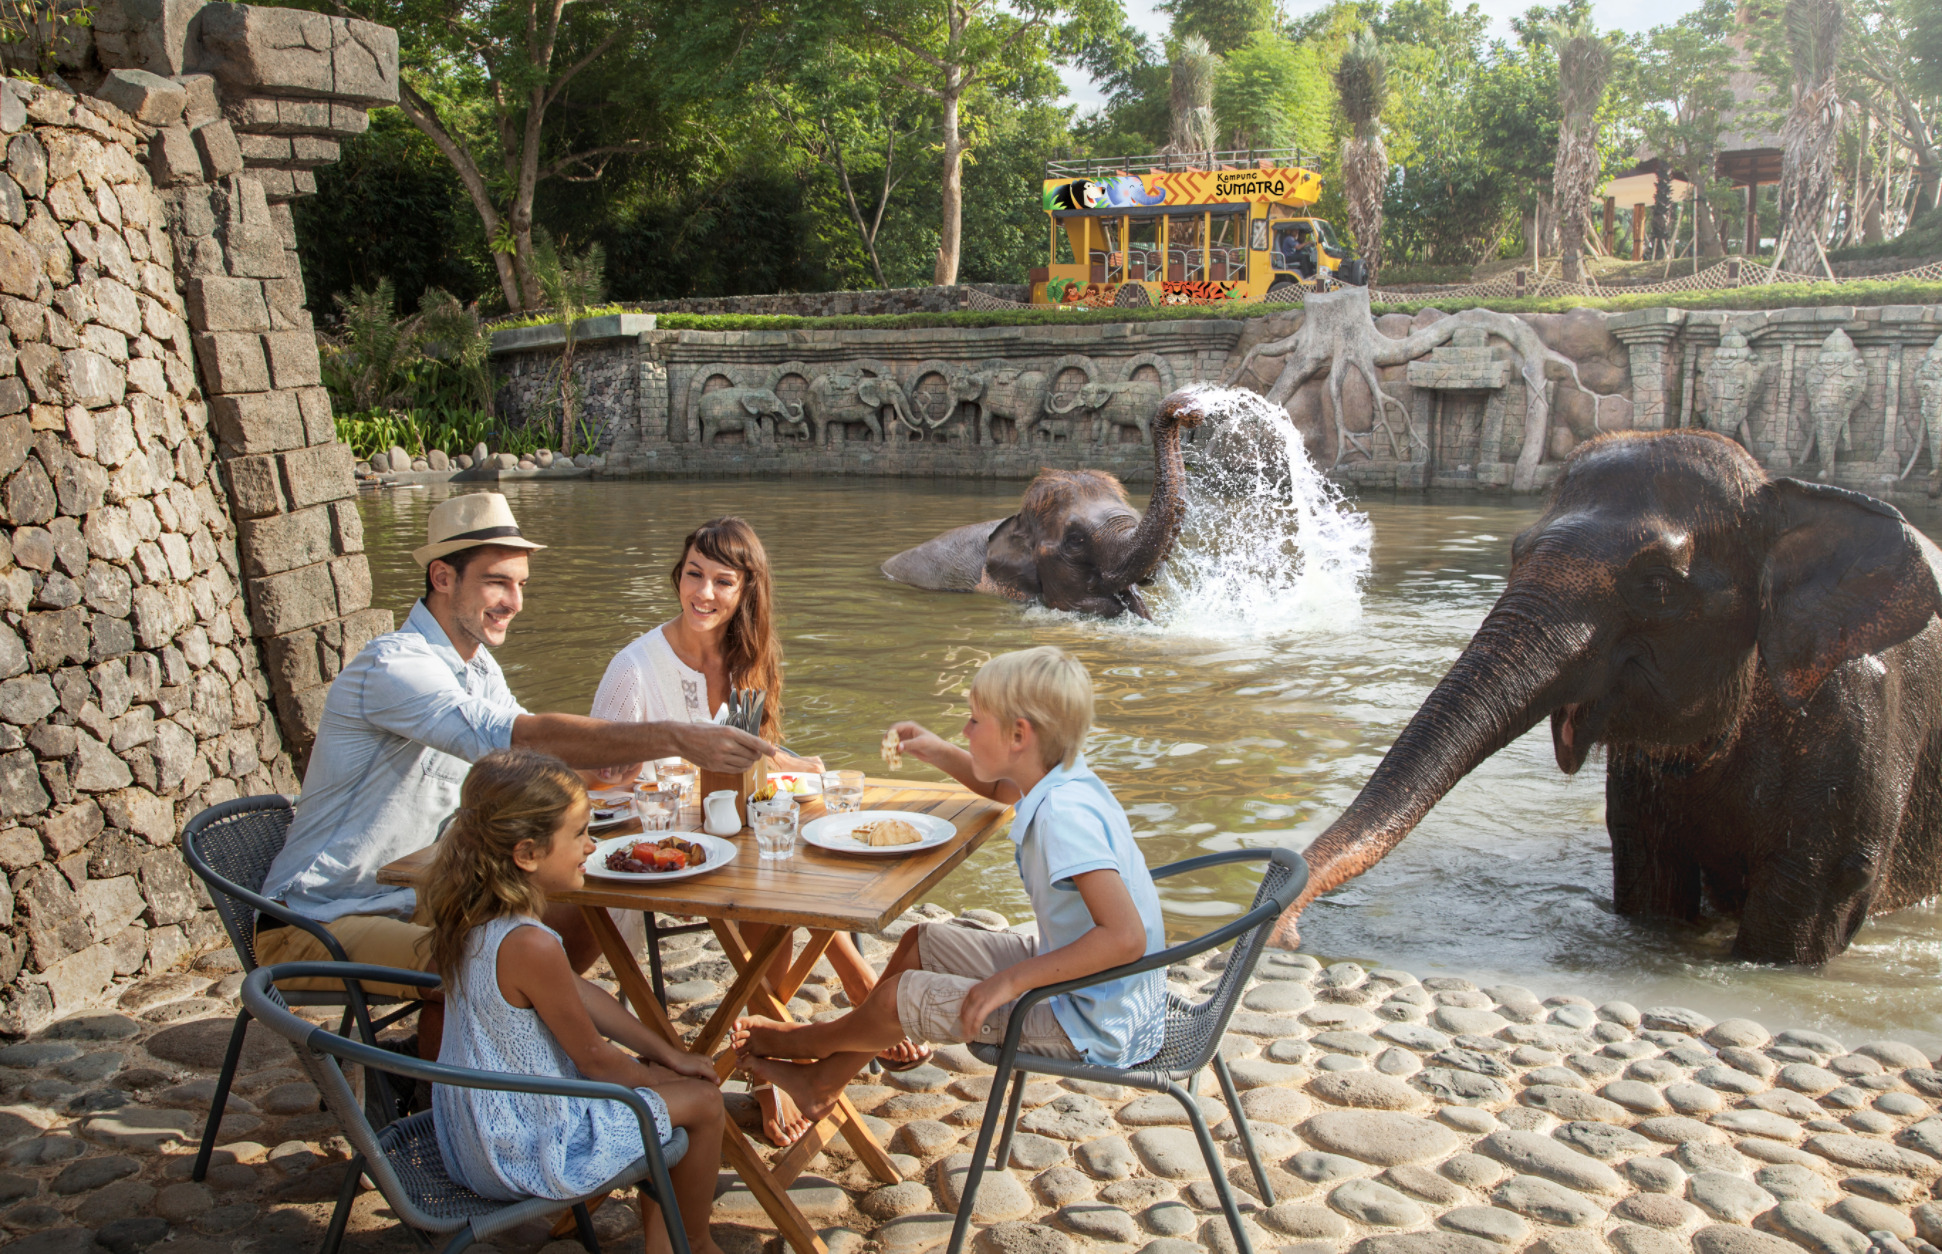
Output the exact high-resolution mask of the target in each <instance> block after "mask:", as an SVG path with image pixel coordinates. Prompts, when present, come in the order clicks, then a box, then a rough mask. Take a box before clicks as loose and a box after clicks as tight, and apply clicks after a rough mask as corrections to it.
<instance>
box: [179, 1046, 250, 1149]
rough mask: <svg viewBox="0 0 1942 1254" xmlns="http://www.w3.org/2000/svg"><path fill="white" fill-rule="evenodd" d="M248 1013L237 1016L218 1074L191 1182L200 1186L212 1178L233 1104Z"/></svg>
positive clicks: (203, 1126)
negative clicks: (220, 1136) (229, 1106)
mask: <svg viewBox="0 0 1942 1254" xmlns="http://www.w3.org/2000/svg"><path fill="white" fill-rule="evenodd" d="M249 1021H250V1013H249V1011H248V1010H238V1011H237V1012H236V1026H235V1027H234V1028H232V1029H231V1030H230V1033H229V1048H228V1049H227V1050H226V1051H224V1053H223V1069H222V1070H221V1071H220V1072H218V1073H217V1074H216V1096H215V1097H214V1098H213V1099H212V1100H211V1101H210V1103H209V1118H208V1120H207V1121H206V1122H204V1123H203V1125H202V1147H201V1148H200V1149H198V1150H197V1151H196V1165H195V1169H194V1170H192V1171H191V1172H190V1173H189V1178H190V1179H191V1180H194V1181H195V1182H197V1183H198V1184H200V1183H201V1182H202V1178H203V1177H204V1176H206V1175H208V1174H209V1155H210V1154H212V1153H213V1152H215V1149H216V1134H217V1132H218V1131H220V1130H221V1128H222V1122H223V1107H224V1106H226V1105H227V1104H228V1103H229V1086H230V1084H231V1083H233V1082H234V1081H235V1079H236V1064H237V1063H238V1062H239V1061H240V1060H241V1059H242V1057H243V1034H244V1033H245V1032H247V1031H248V1030H249Z"/></svg>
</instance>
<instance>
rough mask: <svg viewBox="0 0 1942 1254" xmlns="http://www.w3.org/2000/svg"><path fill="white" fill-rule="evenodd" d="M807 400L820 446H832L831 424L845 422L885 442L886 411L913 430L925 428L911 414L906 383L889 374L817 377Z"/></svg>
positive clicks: (827, 375) (844, 372)
mask: <svg viewBox="0 0 1942 1254" xmlns="http://www.w3.org/2000/svg"><path fill="white" fill-rule="evenodd" d="M806 399H807V403H808V408H809V421H810V422H811V423H812V424H814V426H815V435H814V437H813V438H814V439H815V441H816V443H818V444H826V443H828V438H829V437H828V435H827V433H828V431H829V428H830V426H831V424H833V423H843V422H860V423H862V424H863V425H864V426H866V427H868V428H869V429H870V434H871V435H874V436H876V437H877V439H878V440H882V439H883V438H884V436H883V417H882V414H883V411H884V410H885V409H889V410H891V411H893V412H894V413H895V414H896V416H897V417H898V418H900V419H902V420H903V423H904V425H905V426H907V427H910V428H911V429H912V430H919V431H921V430H922V429H923V427H922V425H921V424H920V422H919V421H918V419H917V418H916V416H915V415H914V414H912V413H911V410H910V397H909V396H908V395H907V394H906V393H905V392H904V388H903V384H901V383H898V382H897V381H896V380H895V379H893V378H891V377H890V376H889V375H878V374H852V373H850V372H848V371H843V372H840V373H837V374H822V375H817V376H816V377H815V378H814V379H812V380H810V382H809V395H808V397H807V398H806Z"/></svg>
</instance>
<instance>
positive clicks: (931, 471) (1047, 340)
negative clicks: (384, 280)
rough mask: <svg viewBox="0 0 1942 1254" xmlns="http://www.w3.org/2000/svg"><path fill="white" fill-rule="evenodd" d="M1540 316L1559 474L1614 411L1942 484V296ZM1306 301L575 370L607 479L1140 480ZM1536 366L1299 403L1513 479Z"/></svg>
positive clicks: (1463, 341)
mask: <svg viewBox="0 0 1942 1254" xmlns="http://www.w3.org/2000/svg"><path fill="white" fill-rule="evenodd" d="M1448 316H1449V315H1446V314H1443V313H1441V312H1439V311H1437V310H1434V309H1429V310H1424V311H1422V312H1420V313H1417V314H1414V315H1409V314H1388V315H1384V316H1383V317H1380V318H1377V319H1376V320H1375V325H1376V329H1377V331H1378V332H1379V333H1380V334H1381V335H1383V336H1387V337H1389V338H1391V339H1402V338H1404V337H1407V336H1409V335H1411V334H1413V333H1416V332H1419V331H1423V330H1426V329H1429V328H1433V327H1436V326H1437V325H1438V324H1439V323H1442V322H1443V321H1444V320H1445V319H1446V318H1447V317H1448ZM1519 317H1520V318H1521V320H1522V321H1523V322H1525V323H1526V324H1527V325H1529V326H1530V327H1531V328H1532V330H1534V331H1535V332H1536V333H1537V336H1538V338H1539V339H1540V340H1541V341H1542V342H1543V343H1544V344H1545V346H1546V347H1548V348H1550V349H1551V350H1553V351H1555V352H1556V353H1558V354H1560V355H1561V356H1562V357H1564V358H1565V359H1567V360H1568V361H1570V362H1571V363H1572V364H1573V365H1574V366H1575V367H1576V370H1577V375H1578V379H1579V381H1580V382H1582V383H1583V385H1584V388H1583V390H1582V391H1581V390H1580V389H1579V388H1578V387H1577V386H1575V385H1574V384H1573V383H1572V382H1571V380H1570V377H1569V371H1567V370H1564V369H1561V368H1559V367H1558V366H1556V365H1555V364H1554V365H1553V366H1551V367H1549V368H1548V369H1547V372H1546V381H1545V393H1546V395H1545V411H1546V413H1547V414H1548V419H1547V421H1548V429H1547V431H1546V432H1545V434H1544V438H1543V441H1542V444H1543V462H1544V464H1542V465H1540V466H1539V467H1538V476H1537V486H1538V487H1539V488H1542V487H1543V486H1544V485H1545V484H1547V483H1548V482H1549V480H1550V477H1551V476H1552V475H1553V474H1555V470H1554V469H1549V468H1547V467H1555V466H1556V465H1557V464H1558V463H1559V462H1561V461H1562V460H1563V459H1564V458H1565V457H1568V456H1569V455H1570V453H1571V451H1572V450H1573V449H1574V448H1576V447H1577V446H1578V445H1579V444H1581V443H1583V442H1584V441H1585V440H1588V439H1590V438H1592V437H1593V436H1595V435H1598V434H1599V433H1601V432H1606V431H1618V430H1627V429H1633V428H1636V429H1641V430H1659V429H1663V428H1668V427H1681V426H1690V427H1706V428H1709V429H1713V430H1719V431H1721V432H1723V433H1724V434H1727V435H1730V436H1734V437H1736V438H1739V439H1741V440H1742V441H1743V442H1745V443H1747V445H1748V447H1749V448H1750V449H1751V450H1752V451H1753V453H1754V455H1755V456H1756V457H1758V458H1759V459H1760V460H1761V462H1762V463H1763V464H1765V465H1767V466H1768V467H1769V468H1770V469H1773V470H1776V471H1785V472H1793V471H1797V470H1800V469H1801V468H1803V467H1806V468H1807V469H1808V470H1809V471H1810V472H1811V473H1813V474H1816V475H1819V474H1821V473H1822V472H1823V471H1826V470H1827V467H1826V465H1825V464H1824V462H1823V452H1822V449H1821V445H1822V444H1823V443H1825V444H1828V445H1830V446H1832V447H1833V448H1834V452H1835V455H1834V458H1833V461H1834V466H1833V469H1832V470H1831V471H1829V472H1828V474H1829V476H1830V477H1831V478H1832V480H1833V481H1835V482H1839V483H1842V484H1844V485H1846V486H1849V487H1855V488H1860V489H1862V490H1865V491H1869V492H1872V493H1874V494H1876V495H1882V496H1889V497H1894V498H1922V499H1926V497H1927V496H1928V495H1929V494H1930V492H1931V491H1932V490H1934V489H1936V488H1938V487H1942V476H1939V475H1937V473H1936V471H1937V467H1938V466H1942V458H1938V455H1937V449H1938V448H1942V355H1939V354H1942V350H1936V349H1935V348H1934V346H1935V345H1936V343H1937V339H1938V336H1942V307H1938V306H1883V307H1879V308H1856V307H1852V306H1823V307H1817V308H1807V309H1782V310H1772V311H1765V312H1714V311H1706V312H1689V311H1686V310H1679V309H1663V308H1661V309H1644V310H1635V311H1632V312H1628V313H1619V314H1605V313H1599V312H1596V311H1594V310H1589V309H1577V310H1573V311H1571V312H1570V313H1565V314H1530V315H1519ZM1301 318H1302V313H1301V311H1300V310H1299V309H1293V310H1289V311H1286V312H1282V313H1277V314H1274V315H1272V316H1269V317H1263V318H1256V319H1251V320H1248V321H1245V322H1240V321H1231V320H1224V319H1208V320H1205V321H1179V322H1159V323H1153V322H1147V323H1131V324H1094V325H1077V324H1074V325H1067V326H1058V325H1054V326H1034V327H984V328H970V327H964V328H959V327H935V328H911V329H900V330H883V331H878V330H870V331H845V330H803V331H719V332H705V331H664V330H659V329H654V328H648V329H645V330H642V329H638V328H636V327H633V326H625V327H624V326H623V325H622V323H623V322H624V321H625V320H624V319H605V320H601V321H602V322H603V323H612V324H613V325H612V326H611V327H607V328H606V329H605V330H603V331H602V332H601V338H597V339H591V340H589V339H584V338H583V339H582V341H581V345H580V348H579V350H578V357H577V365H576V370H577V371H578V373H579V377H580V379H581V381H582V390H583V396H584V398H585V403H586V410H587V413H588V415H589V417H590V418H591V419H592V421H593V422H594V423H595V425H596V426H597V428H598V431H599V440H598V443H599V448H600V451H601V452H603V453H605V454H607V461H606V464H605V466H604V467H602V469H601V473H605V474H650V475H693V474H754V473H762V474H769V473H809V474H861V475H920V476H922V475H950V476H954V477H974V478H1028V477H1030V476H1031V475H1033V474H1036V473H1037V471H1038V469H1039V468H1040V467H1041V466H1081V465H1087V466H1098V467H1101V468H1104V469H1110V470H1113V471H1115V472H1117V473H1120V474H1123V475H1125V476H1127V477H1129V478H1133V479H1138V478H1139V477H1141V476H1142V475H1143V474H1146V473H1150V466H1151V452H1150V449H1147V448H1146V447H1145V440H1144V437H1143V436H1142V435H1141V433H1140V432H1139V430H1138V429H1137V427H1136V426H1134V425H1130V424H1132V423H1134V422H1136V421H1137V420H1138V418H1140V417H1142V416H1145V417H1148V418H1150V415H1151V410H1152V408H1153V406H1154V405H1155V404H1156V403H1157V400H1158V396H1159V395H1160V394H1164V392H1165V391H1167V390H1169V389H1171V388H1174V387H1178V386H1181V385H1184V384H1187V383H1192V382H1197V381H1219V380H1224V379H1229V378H1233V379H1234V380H1235V381H1236V382H1237V383H1239V384H1240V385H1241V386H1244V387H1250V388H1253V389H1255V390H1257V391H1262V392H1266V391H1267V390H1269V389H1270V388H1271V387H1272V386H1273V384H1274V382H1275V379H1276V376H1277V375H1278V374H1279V372H1280V370H1281V367H1282V359H1280V358H1273V357H1263V358H1257V359H1256V360H1255V362H1254V363H1253V364H1252V366H1251V367H1250V368H1249V369H1248V370H1247V371H1246V372H1245V373H1244V374H1243V373H1238V372H1239V370H1240V366H1241V362H1242V360H1243V358H1244V356H1245V355H1246V353H1247V351H1248V350H1249V349H1250V348H1252V347H1254V346H1256V345H1258V344H1262V343H1265V342H1270V341H1275V340H1279V339H1281V338H1283V337H1286V336H1288V335H1290V334H1291V333H1292V332H1293V331H1294V330H1295V328H1296V327H1298V326H1299V325H1300V320H1301ZM639 321H640V322H643V323H644V322H645V321H646V319H645V318H644V317H642V318H640V319H639ZM588 325H589V326H591V325H592V324H591V323H589V324H588ZM1471 341H1474V343H1472V342H1471ZM1722 347H1724V349H1725V350H1726V351H1725V352H1724V354H1723V355H1722V352H1721V349H1722ZM494 363H495V368H496V369H497V370H498V371H499V372H500V376H501V379H502V386H501V389H500V400H501V403H502V405H503V406H504V412H506V413H508V414H512V415H515V416H518V415H522V414H523V415H541V414H554V413H557V408H556V407H555V402H554V401H553V399H552V398H553V396H554V394H555V392H556V389H557V378H558V349H557V348H556V347H551V346H544V345H535V344H530V343H518V342H514V341H508V342H507V346H506V347H505V348H504V349H503V350H502V351H498V352H496V353H495V357H494ZM1514 366H1515V362H1514V360H1513V354H1512V352H1511V349H1510V347H1509V345H1508V344H1507V342H1505V341H1504V340H1502V339H1501V338H1499V337H1496V336H1491V335H1486V334H1483V333H1482V332H1481V331H1478V330H1476V329H1474V328H1473V329H1471V330H1468V331H1465V332H1462V333H1461V335H1460V336H1459V338H1455V339H1450V340H1448V342H1446V343H1443V344H1440V345H1439V346H1437V347H1435V348H1434V349H1428V348H1426V349H1425V350H1424V352H1422V353H1421V354H1419V355H1418V356H1417V357H1416V359H1415V360H1412V361H1398V362H1395V363H1393V364H1389V365H1385V366H1381V367H1378V368H1377V371H1376V373H1377V378H1378V382H1379V384H1380V386H1381V388H1382V390H1383V392H1384V394H1385V395H1386V396H1388V397H1389V398H1391V399H1392V400H1394V401H1395V402H1396V404H1394V405H1386V406H1384V415H1383V418H1382V420H1381V421H1378V419H1377V414H1376V409H1375V406H1374V405H1373V404H1372V398H1371V395H1370V392H1369V389H1368V387H1367V385H1366V384H1365V383H1364V382H1363V379H1362V377H1361V376H1360V374H1359V373H1356V372H1354V371H1350V372H1348V373H1347V374H1346V376H1345V379H1344V382H1343V389H1342V391H1343V406H1342V408H1343V418H1342V422H1341V423H1340V424H1338V423H1337V422H1336V414H1335V407H1334V404H1333V402H1332V401H1331V399H1330V396H1329V391H1328V384H1327V379H1326V376H1325V375H1324V376H1323V377H1320V378H1316V379H1313V380H1311V381H1309V382H1308V383H1306V384H1304V385H1303V386H1302V387H1300V388H1299V389H1297V390H1296V391H1295V393H1294V395H1293V396H1292V397H1291V398H1290V399H1289V400H1288V402H1287V410H1288V415H1289V417H1290V419H1291V420H1292V421H1293V422H1294V423H1295V425H1296V427H1297V428H1298V429H1299V430H1301V432H1302V433H1303V435H1304V436H1305V437H1306V440H1307V443H1308V449H1309V454H1310V456H1311V457H1313V458H1314V459H1315V460H1316V461H1317V462H1318V463H1320V464H1321V465H1323V466H1325V467H1329V468H1331V472H1332V473H1333V474H1334V475H1335V476H1336V477H1337V478H1338V479H1341V480H1343V481H1345V482H1349V483H1354V484H1357V485H1361V486H1365V487H1389V488H1397V487H1401V488H1418V487H1449V488H1475V489H1480V490H1492V491H1494V490H1508V488H1509V485H1510V480H1511V471H1512V467H1513V465H1514V463H1515V462H1516V460H1517V455H1518V450H1519V449H1520V448H1521V447H1522V445H1523V443H1524V436H1525V426H1526V422H1527V415H1528V414H1529V413H1530V412H1532V410H1531V407H1530V405H1529V398H1528V397H1527V396H1526V394H1525V388H1526V384H1525V382H1524V380H1523V377H1522V375H1521V373H1520V372H1519V370H1518V369H1516V368H1514ZM871 380H883V381H886V382H888V383H889V384H891V385H892V387H890V388H889V389H884V388H882V387H881V386H879V385H873V386H878V390H879V391H886V390H888V391H897V390H900V392H901V395H902V397H903V398H904V400H903V402H902V404H903V408H904V412H905V413H906V414H908V415H909V417H908V418H907V419H900V417H899V414H898V409H897V404H896V403H893V402H891V401H887V400H886V401H885V402H884V403H883V404H881V405H880V406H878V407H876V408H875V409H874V410H871V411H870V412H869V417H870V418H874V419H875V421H876V428H872V427H871V426H869V425H868V424H867V421H860V420H859V419H862V418H863V417H864V415H863V413H861V412H859V411H858V410H857V409H856V408H855V406H854V405H853V404H852V405H851V406H850V407H849V408H848V409H847V410H846V411H845V412H844V413H843V414H839V415H837V417H836V418H835V419H834V420H832V421H824V420H823V419H824V417H825V416H826V415H825V414H824V411H827V410H831V409H833V408H842V406H835V405H832V403H831V402H832V399H840V398H842V397H849V398H854V397H856V396H857V395H858V393H857V392H856V388H857V387H858V385H859V384H862V383H864V382H866V381H871ZM1088 384H1090V385H1093V386H1092V388H1091V390H1090V391H1087V390H1086V386H1087V385H1088ZM1032 386H1039V387H1041V389H1042V392H1043V395H1042V397H1041V398H1040V399H1039V401H1038V402H1037V403H1036V404H1034V403H1032V402H1031V399H1030V397H1028V396H1026V395H1024V393H1025V392H1027V391H1029V389H1030V387H1032ZM726 388H739V389H744V390H745V391H753V392H755V393H756V394H757V395H758V398H760V399H761V400H762V403H763V404H766V405H767V406H768V407H769V408H770V409H771V410H772V409H774V408H775V407H776V406H778V405H779V406H781V407H782V411H783V417H781V419H780V420H778V419H777V418H776V417H775V415H774V414H773V413H761V414H748V415H746V416H743V415H741V414H738V413H737V412H736V410H735V409H734V408H733V398H727V399H723V400H716V401H712V402H711V401H710V400H708V399H707V398H708V397H710V396H711V395H712V394H713V393H715V392H717V391H721V390H722V389H726ZM819 388H821V389H823V390H824V395H823V397H822V399H821V402H820V403H819V398H818V392H817V389H819ZM1154 389H1157V390H1158V391H1157V393H1156V392H1155V391H1154ZM768 393H773V394H774V395H773V396H772V397H771V396H768V395H767V394H768ZM738 395H739V394H738ZM724 404H726V405H728V408H726V409H725V410H722V411H721V412H719V413H717V414H716V418H717V419H720V418H722V417H726V418H728V419H729V420H730V421H729V422H727V423H726V424H722V423H720V422H717V423H715V424H713V425H711V424H710V423H709V422H708V421H707V411H708V410H709V409H710V407H711V406H713V407H717V408H719V407H721V406H723V405H724ZM799 406H800V407H801V408H800V409H798V407H799ZM1134 410H1140V411H1141V412H1133V411H1134ZM1061 411H1063V412H1061ZM1405 415H1406V416H1407V417H1406V418H1405V417H1404V416H1405ZM878 428H880V430H879V429H878ZM1823 430H1825V431H1826V432H1827V439H1825V440H1822V439H1821V435H1822V432H1823ZM1392 437H1393V443H1392Z"/></svg>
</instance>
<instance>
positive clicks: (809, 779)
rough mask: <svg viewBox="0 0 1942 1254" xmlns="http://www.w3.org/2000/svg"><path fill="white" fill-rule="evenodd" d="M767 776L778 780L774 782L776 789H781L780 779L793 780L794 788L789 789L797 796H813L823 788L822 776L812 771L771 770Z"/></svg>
mask: <svg viewBox="0 0 1942 1254" xmlns="http://www.w3.org/2000/svg"><path fill="white" fill-rule="evenodd" d="M769 778H770V779H772V780H776V781H778V782H777V784H776V788H777V789H778V790H782V785H781V783H780V781H782V780H785V779H793V780H795V781H796V789H795V790H790V791H793V795H795V796H797V797H813V796H815V795H816V794H817V793H819V792H821V791H822V790H823V777H822V776H821V775H818V774H817V773H816V772H814V771H771V772H769Z"/></svg>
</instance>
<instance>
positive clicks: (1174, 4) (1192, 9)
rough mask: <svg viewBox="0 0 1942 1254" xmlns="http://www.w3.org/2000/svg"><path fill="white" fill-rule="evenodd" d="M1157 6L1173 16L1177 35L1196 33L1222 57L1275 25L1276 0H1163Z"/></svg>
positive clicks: (1176, 36) (1174, 31)
mask: <svg viewBox="0 0 1942 1254" xmlns="http://www.w3.org/2000/svg"><path fill="white" fill-rule="evenodd" d="M1158 7H1159V9H1160V11H1161V12H1162V13H1165V14H1166V15H1167V16H1169V17H1171V18H1172V19H1173V36H1174V38H1175V39H1180V38H1184V37H1186V36H1189V35H1197V36H1199V37H1200V38H1202V39H1204V40H1206V41H1207V46H1208V47H1209V48H1211V49H1212V50H1213V52H1214V55H1215V56H1220V57H1224V56H1226V55H1227V54H1228V53H1230V52H1233V51H1235V50H1236V49H1238V48H1243V47H1245V46H1247V44H1248V43H1249V42H1250V41H1252V40H1253V39H1255V38H1256V37H1257V36H1259V35H1260V34H1261V33H1262V32H1264V31H1269V30H1272V29H1273V27H1274V19H1275V5H1274V0H1160V4H1159V6H1158Z"/></svg>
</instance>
